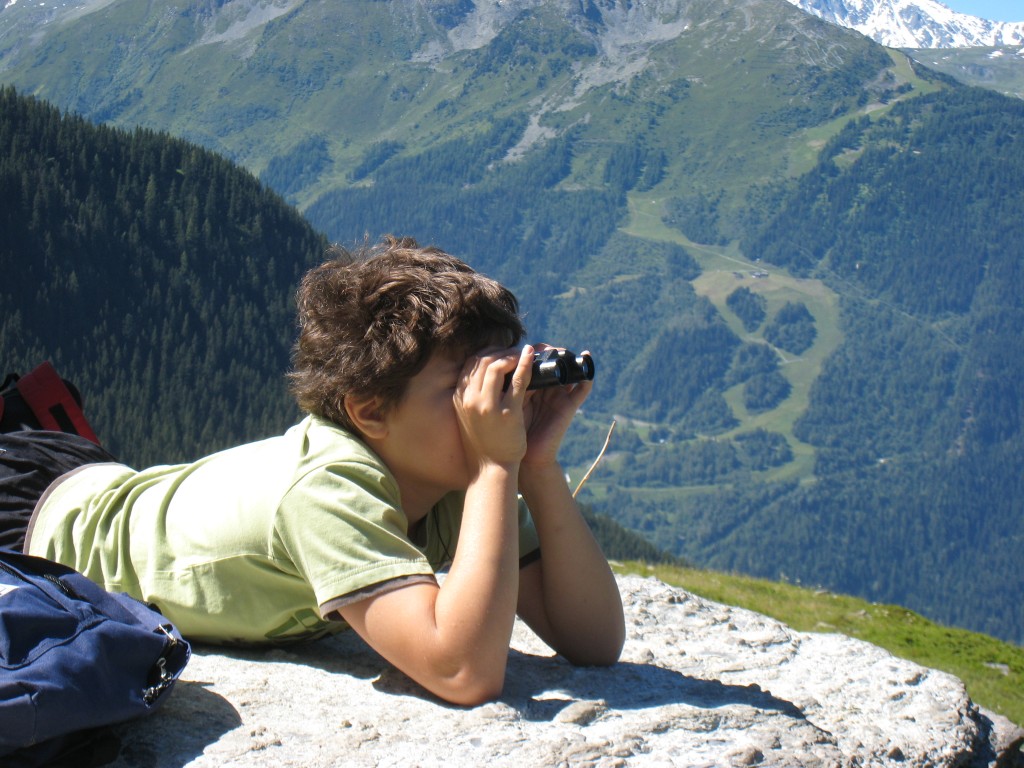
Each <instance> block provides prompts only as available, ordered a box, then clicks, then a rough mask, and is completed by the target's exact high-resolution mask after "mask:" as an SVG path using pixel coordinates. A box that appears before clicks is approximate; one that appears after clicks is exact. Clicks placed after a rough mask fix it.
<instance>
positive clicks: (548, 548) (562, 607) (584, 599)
mask: <svg viewBox="0 0 1024 768" xmlns="http://www.w3.org/2000/svg"><path fill="white" fill-rule="evenodd" d="M591 386H592V385H591V383H590V382H589V381H588V382H585V383H583V384H578V385H576V386H575V387H555V388H551V389H544V390H540V391H537V392H535V393H532V396H531V399H530V403H529V404H528V408H527V410H528V416H527V420H528V421H527V424H528V430H529V431H528V439H529V447H528V449H527V453H526V456H525V457H524V459H523V462H522V464H521V467H520V471H519V490H520V492H521V493H522V494H523V498H524V499H525V500H526V503H527V506H528V507H529V508H530V513H531V515H532V516H533V520H534V524H535V525H536V527H537V533H538V536H539V538H540V554H541V557H540V560H539V561H538V562H535V563H532V564H530V565H529V566H527V567H526V568H524V569H523V570H522V573H521V576H520V587H519V606H518V611H519V615H520V616H522V617H523V620H524V621H526V622H527V624H529V625H530V627H531V628H532V629H533V630H534V631H535V632H536V633H537V634H538V635H539V636H540V637H541V638H542V639H543V640H544V641H545V642H546V643H547V644H548V645H550V646H551V647H552V648H553V649H555V650H556V651H558V652H559V653H560V654H562V655H563V656H565V657H566V658H567V659H569V660H570V661H571V662H573V663H575V664H613V663H614V662H615V661H617V660H618V658H619V654H620V653H621V651H622V645H623V642H624V639H625V622H624V619H623V614H622V601H621V598H620V596H619V589H618V585H617V584H616V582H615V577H614V575H613V574H612V572H611V569H610V568H609V566H608V562H607V560H606V559H605V557H604V555H603V554H602V552H601V549H600V547H599V546H598V544H597V542H596V541H595V539H594V536H593V534H591V532H590V528H589V526H587V524H586V522H585V521H584V520H583V517H582V515H581V514H580V512H579V509H578V507H577V506H576V502H575V500H574V499H573V498H572V493H571V492H570V491H569V486H568V484H567V482H566V479H565V474H564V472H563V470H562V468H561V466H560V465H559V464H558V461H557V454H558V448H559V446H560V445H561V441H562V438H563V436H564V435H565V431H566V430H567V429H568V426H569V423H570V422H571V421H572V417H573V415H574V414H575V413H576V411H577V410H578V409H579V407H580V406H581V405H582V404H583V401H584V400H585V399H586V397H587V395H588V394H589V393H590V389H591Z"/></svg>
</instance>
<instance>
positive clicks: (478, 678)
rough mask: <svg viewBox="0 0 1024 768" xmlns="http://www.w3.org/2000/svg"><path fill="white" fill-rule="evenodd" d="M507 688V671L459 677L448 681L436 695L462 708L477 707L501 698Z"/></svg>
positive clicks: (436, 691)
mask: <svg viewBox="0 0 1024 768" xmlns="http://www.w3.org/2000/svg"><path fill="white" fill-rule="evenodd" d="M504 688H505V671H504V669H503V670H502V671H501V674H496V673H494V672H489V673H476V674H466V675H459V676H457V677H455V678H451V679H449V680H446V681H445V683H444V685H442V686H439V687H438V689H436V690H435V691H434V693H435V694H436V695H438V696H440V697H441V698H442V699H444V700H445V701H447V702H448V703H449V704H455V705H456V706H460V707H476V706H479V705H481V704H487V703H488V702H491V701H494V700H495V699H497V698H498V697H500V696H501V692H502V690H504Z"/></svg>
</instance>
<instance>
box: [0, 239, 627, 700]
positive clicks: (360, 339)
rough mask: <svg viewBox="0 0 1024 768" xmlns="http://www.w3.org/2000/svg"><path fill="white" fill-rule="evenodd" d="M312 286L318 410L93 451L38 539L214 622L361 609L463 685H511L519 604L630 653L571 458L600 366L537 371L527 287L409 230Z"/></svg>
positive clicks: (463, 689) (368, 632)
mask: <svg viewBox="0 0 1024 768" xmlns="http://www.w3.org/2000/svg"><path fill="white" fill-rule="evenodd" d="M298 305H299V322H300V335H299V339H298V341H297V343H296V347H295V354H294V371H293V373H292V374H291V381H292V388H293V392H294V393H295V395H296V398H297V401H298V403H299V405H300V407H302V408H303V409H304V410H305V411H307V413H308V414H309V415H308V416H307V417H306V418H305V419H304V420H303V421H302V422H300V423H299V424H298V425H296V426H295V427H293V428H292V429H290V430H288V432H286V433H285V434H284V435H283V436H280V437H275V438H271V439H268V440H263V441H260V442H256V443H251V444H248V445H244V446H240V447H238V448H233V449H230V450H227V451H223V452H221V453H218V454H214V455H213V456H209V457H206V458H204V459H201V460H199V461H197V462H195V463H193V464H189V465H179V466H173V467H154V468H151V469H148V470H144V471H142V472H136V471H134V470H132V469H129V468H128V467H125V466H123V465H120V464H117V463H113V462H108V463H89V464H85V465H84V466H82V467H80V468H78V469H76V470H74V471H72V472H71V473H69V474H66V475H64V476H63V477H61V478H60V479H58V480H57V481H56V482H54V483H53V484H51V485H49V487H48V488H47V489H46V491H45V493H44V494H43V496H42V498H40V499H39V501H38V503H37V504H36V505H35V511H34V513H33V515H32V517H31V522H30V524H29V526H28V531H27V534H26V542H25V545H24V548H25V551H26V552H28V553H30V554H34V555H39V556H42V557H47V558H50V559H53V560H58V561H60V562H63V563H66V564H67V565H70V566H72V567H74V568H77V569H78V570H79V571H81V572H82V573H84V574H85V575H87V576H89V577H90V578H92V579H94V580H95V581H97V582H99V583H100V584H102V585H104V586H105V587H106V588H107V589H110V590H114V591H125V592H129V593H130V594H132V595H134V596H135V597H137V598H139V599H142V600H144V601H147V602H150V603H154V604H156V605H157V607H159V608H160V610H161V611H163V612H164V614H165V615H167V617H168V618H169V619H170V620H171V621H173V622H174V623H175V624H176V625H177V626H178V628H179V629H180V630H181V631H182V632H183V634H185V635H186V636H189V637H191V638H192V639H196V640H205V641H211V642H221V643H230V642H245V643H254V642H281V641H287V640H294V639H301V638H306V637H314V636H318V635H322V634H324V633H325V632H330V631H336V630H338V629H341V628H344V627H345V626H346V625H348V626H350V627H352V628H353V629H355V630H356V632H358V633H359V634H360V635H361V636H362V637H363V638H364V639H365V640H366V641H367V643H368V644H369V645H370V646H372V647H373V648H374V649H375V650H377V651H378V652H379V653H380V654H381V655H382V656H383V657H384V658H385V659H387V660H388V661H389V662H391V663H392V664H394V665H395V666H396V667H398V668H399V669H401V670H402V671H403V672H405V673H406V674H407V675H409V677H411V678H413V679H414V680H416V681H417V682H419V683H420V684H421V685H422V686H423V687H425V688H426V689H428V690H429V691H431V692H432V693H434V694H436V695H437V696H439V697H441V698H443V699H446V700H448V701H450V702H452V703H456V704H465V705H471V704H477V703H480V702H483V701H486V700H489V699H492V698H494V697H496V696H498V695H499V694H500V692H501V689H502V684H503V681H504V674H505V665H506V661H507V656H508V645H509V639H510V636H511V632H512V627H513V622H514V619H515V616H516V614H517V613H518V615H520V616H521V617H522V618H523V619H524V621H526V622H527V623H528V624H529V626H530V627H532V628H533V629H534V631H536V632H537V634H538V635H539V636H540V637H541V638H542V639H543V640H545V642H547V643H548V644H549V645H550V646H551V647H552V648H553V649H554V650H556V651H557V652H559V653H561V654H563V655H564V656H565V657H566V658H568V659H569V660H570V661H572V662H574V663H577V664H611V663H614V662H615V661H616V659H617V658H618V656H619V653H620V651H621V648H622V643H623V638H624V626H623V616H622V606H621V602H620V599H619V594H618V590H617V586H616V584H615V580H614V577H613V575H612V573H611V571H610V569H609V567H608V564H607V562H606V561H605V559H604V557H603V555H602V554H601V552H600V549H599V548H598V546H597V544H596V542H595V541H594V539H593V536H592V535H591V534H590V531H589V530H588V528H587V526H586V524H585V523H584V521H583V520H582V518H581V516H580V514H579V511H578V510H577V508H576V505H575V502H574V501H573V499H572V496H571V493H570V492H569V489H568V487H567V485H566V482H565V479H564V473H563V471H562V469H561V468H560V467H559V465H558V463H557V460H556V456H557V452H558V447H559V445H560V443H561V440H562V438H563V436H564V434H565V431H566V429H567V428H568V426H569V423H570V422H571V420H572V418H573V415H574V414H575V412H576V410H577V409H578V408H579V407H580V405H581V404H582V403H583V401H584V400H585V399H586V397H587V395H588V393H589V392H590V389H591V383H590V382H584V383H580V384H575V385H572V386H568V387H553V388H548V389H544V390H537V391H529V392H528V391H527V386H528V384H529V379H530V375H531V363H532V359H533V352H534V349H533V348H532V347H530V346H525V347H523V348H522V349H521V350H515V349H513V348H512V347H513V345H516V344H518V343H519V340H520V338H521V336H522V333H523V328H522V324H521V321H520V319H519V315H518V304H517V302H516V300H515V298H514V297H513V296H512V294H511V293H510V292H509V291H507V290H506V289H505V288H503V287H502V286H500V285H499V284H498V283H496V282H494V281H492V280H489V279H488V278H485V277H483V276H482V275H479V274H478V273H476V272H474V271H473V270H472V269H470V268H469V267H468V266H467V265H466V264H464V263H463V262H461V261H459V260H458V259H455V258H453V257H451V256H449V255H447V254H445V253H443V252H442V251H440V250H437V249H435V248H420V247H419V246H418V245H417V244H416V243H415V242H414V241H412V240H410V239H396V238H393V237H386V238H385V239H384V240H383V241H382V243H381V244H380V245H378V246H377V247H375V248H370V249H366V252H363V253H360V254H359V255H358V256H352V255H351V254H348V253H347V252H339V254H338V258H336V259H334V260H332V261H330V262H328V263H326V264H323V265H321V266H320V267H318V268H316V269H313V270H311V271H310V272H309V273H308V274H307V275H306V277H305V278H304V279H303V282H302V285H301V287H300V289H299V295H298ZM509 374H511V382H510V384H509V385H508V386H507V388H506V387H505V381H506V377H507V376H508V375H509ZM4 445H5V444H4V443H2V442H0V448H3V447H4ZM520 494H521V496H522V500H523V502H525V505H526V506H528V508H529V512H527V511H526V509H525V508H524V507H523V505H521V504H520V503H519V502H518V496H519V495H520ZM449 564H450V567H449V572H448V575H447V577H446V578H445V580H444V583H443V585H440V586H439V585H438V583H437V581H436V580H435V578H434V572H435V571H436V570H437V569H438V568H440V567H443V566H445V565H449Z"/></svg>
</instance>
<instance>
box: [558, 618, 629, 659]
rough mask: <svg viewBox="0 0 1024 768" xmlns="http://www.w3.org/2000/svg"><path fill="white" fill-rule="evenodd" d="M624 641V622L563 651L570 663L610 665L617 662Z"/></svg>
mask: <svg viewBox="0 0 1024 768" xmlns="http://www.w3.org/2000/svg"><path fill="white" fill-rule="evenodd" d="M625 642H626V628H625V625H624V624H619V625H617V626H615V627H611V628H608V629H606V630H605V631H604V632H601V633H597V634H595V635H592V636H590V637H589V638H588V639H587V642H585V643H581V644H579V645H577V647H575V648H573V649H571V650H566V651H563V655H564V656H565V657H566V659H568V661H569V663H570V664H573V665H575V666H578V667H610V666H612V665H613V664H616V663H618V661H619V658H620V657H621V656H622V648H623V646H624V645H625Z"/></svg>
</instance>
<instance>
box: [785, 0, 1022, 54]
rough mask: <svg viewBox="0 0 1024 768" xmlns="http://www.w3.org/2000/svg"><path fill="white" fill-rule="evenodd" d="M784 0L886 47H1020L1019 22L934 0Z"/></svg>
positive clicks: (1020, 23)
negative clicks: (956, 8)
mask: <svg viewBox="0 0 1024 768" xmlns="http://www.w3.org/2000/svg"><path fill="white" fill-rule="evenodd" d="M789 1H790V2H791V3H792V4H793V5H795V6H797V7H798V8H802V9H803V10H805V11H807V12H808V13H812V14H814V15H815V16H817V17H819V18H822V19H824V20H825V21H828V22H831V23H832V24H837V25H839V26H841V27H849V28H850V29H855V30H857V31H858V32H861V33H863V34H865V35H867V36H868V37H870V38H871V39H873V40H875V41H876V42H879V43H881V44H882V45H887V46H889V47H891V48H971V47H977V46H1002V45H1024V21H1021V22H1012V23H1011V22H1000V21H988V20H987V19H981V18H978V17H977V16H969V15H967V14H964V13H957V12H956V11H953V10H950V9H949V8H947V7H946V6H944V5H943V4H942V3H939V2H936V0H789ZM1022 15H1024V12H1022Z"/></svg>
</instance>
